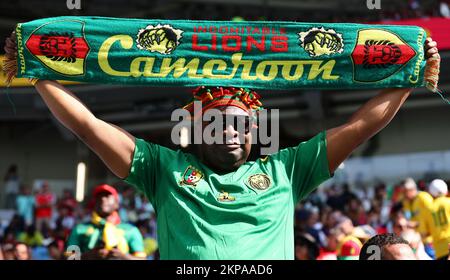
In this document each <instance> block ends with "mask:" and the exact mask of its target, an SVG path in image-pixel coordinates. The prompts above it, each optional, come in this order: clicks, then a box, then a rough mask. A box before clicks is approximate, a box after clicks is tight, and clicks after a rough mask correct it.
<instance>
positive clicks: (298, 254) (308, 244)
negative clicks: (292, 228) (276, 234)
mask: <svg viewBox="0 0 450 280" xmlns="http://www.w3.org/2000/svg"><path fill="white" fill-rule="evenodd" d="M318 256H319V245H317V241H316V240H315V239H314V237H313V236H311V235H310V234H308V233H300V234H297V235H296V237H295V259H296V260H315V259H317V257H318Z"/></svg>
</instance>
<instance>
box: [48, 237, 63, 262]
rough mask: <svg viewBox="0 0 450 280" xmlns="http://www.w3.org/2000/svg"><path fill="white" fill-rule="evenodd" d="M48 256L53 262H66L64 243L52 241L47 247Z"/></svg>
mask: <svg viewBox="0 0 450 280" xmlns="http://www.w3.org/2000/svg"><path fill="white" fill-rule="evenodd" d="M47 249H48V255H49V256H50V259H52V260H64V259H65V258H64V243H61V242H58V241H52V242H51V243H50V244H48V246H47Z"/></svg>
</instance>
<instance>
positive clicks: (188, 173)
mask: <svg viewBox="0 0 450 280" xmlns="http://www.w3.org/2000/svg"><path fill="white" fill-rule="evenodd" d="M202 178H203V173H202V172H201V171H200V170H198V169H197V168H195V167H193V166H191V165H190V166H188V168H186V170H185V171H184V174H183V179H182V180H181V182H180V184H181V185H190V186H194V187H195V186H196V185H197V183H198V182H199V181H200V180H201V179H202Z"/></svg>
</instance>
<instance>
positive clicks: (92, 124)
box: [35, 81, 135, 178]
mask: <svg viewBox="0 0 450 280" xmlns="http://www.w3.org/2000/svg"><path fill="white" fill-rule="evenodd" d="M35 87H36V89H37V91H38V92H39V94H40V95H41V97H42V99H43V100H44V102H45V103H46V104H47V106H48V108H49V109H50V111H51V112H52V114H53V115H54V116H55V117H56V118H57V119H58V120H59V121H60V122H61V123H62V124H63V125H64V126H65V127H67V128H68V129H70V130H71V131H72V132H73V133H74V134H75V135H77V136H78V138H80V140H82V141H83V142H84V143H85V144H86V145H87V146H89V148H90V149H91V150H92V151H94V152H95V153H96V154H97V155H98V156H99V157H100V158H101V159H102V160H103V162H104V163H105V164H106V166H108V168H109V169H110V170H111V171H112V172H113V173H114V174H115V175H116V176H118V177H119V178H125V177H126V176H127V175H128V172H129V170H130V166H131V160H132V157H133V152H134V147H135V143H134V137H133V136H132V135H130V134H129V133H128V132H126V131H125V130H123V129H121V128H119V127H117V126H115V125H113V124H110V123H107V122H105V121H102V120H100V119H98V118H96V117H95V116H94V115H93V114H92V112H91V111H89V109H88V108H87V107H86V106H85V105H84V104H83V103H82V102H81V101H80V100H79V99H78V98H77V97H76V96H75V95H74V94H73V93H72V92H70V91H69V90H68V89H66V88H64V87H63V86H62V85H60V84H59V83H57V82H54V81H38V82H37V83H36V84H35Z"/></svg>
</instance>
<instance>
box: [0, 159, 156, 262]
mask: <svg viewBox="0 0 450 280" xmlns="http://www.w3.org/2000/svg"><path fill="white" fill-rule="evenodd" d="M105 186H107V185H101V186H98V187H96V188H94V192H93V193H92V194H90V195H89V196H88V199H87V200H86V201H84V203H78V202H77V200H76V199H75V198H74V194H73V192H72V190H68V189H66V190H63V192H62V195H60V196H59V197H58V196H56V195H55V194H54V193H53V192H52V191H51V187H50V186H49V183H47V182H45V181H44V182H42V183H41V184H40V185H39V186H38V187H37V188H34V189H33V190H32V189H31V188H30V187H28V186H25V185H23V184H21V181H20V177H19V176H18V171H17V166H14V165H13V166H11V167H10V168H9V170H8V172H7V173H6V175H5V177H4V181H3V187H4V190H5V193H6V195H5V201H4V203H5V205H6V209H1V210H0V211H3V212H4V213H5V215H6V218H5V217H3V219H2V220H0V259H5V260H30V259H38V260H48V259H55V260H60V259H65V258H67V255H65V252H66V249H67V247H68V246H69V245H78V246H80V247H82V246H84V244H83V240H81V239H80V238H78V237H77V236H76V235H75V233H74V231H75V230H74V229H75V228H76V227H77V226H78V227H80V226H83V225H87V224H92V223H94V222H93V220H94V218H93V215H94V213H99V212H101V211H102V210H101V209H100V210H98V208H99V207H102V206H103V207H105V206H104V205H99V206H97V203H96V201H100V202H99V203H100V204H101V199H102V198H101V196H100V195H97V193H98V192H99V190H100V191H103V192H106V193H107V194H110V193H113V194H114V195H113V198H114V200H113V201H115V200H117V207H115V206H113V207H112V208H113V209H110V210H108V211H109V212H110V213H108V214H105V215H104V216H105V217H104V218H105V220H108V221H109V219H108V217H107V216H111V218H112V217H114V221H115V222H114V224H115V225H118V224H120V225H130V226H129V227H125V228H123V227H122V228H121V229H120V230H122V231H125V233H126V234H125V235H126V238H127V239H129V237H128V235H129V234H128V232H132V233H133V234H134V240H132V241H131V242H130V244H129V245H130V246H128V245H127V247H130V249H133V248H132V247H133V246H135V247H136V246H137V247H138V248H139V251H143V252H139V253H141V256H143V255H142V253H145V258H147V259H151V260H152V259H158V245H157V242H156V217H155V213H154V209H153V207H152V205H151V204H150V203H149V202H148V200H147V199H146V198H145V197H144V195H142V194H138V193H136V192H135V191H134V189H133V188H131V187H129V186H123V185H120V184H119V185H118V186H117V187H116V188H113V187H111V186H107V187H106V191H105ZM109 187H111V188H109ZM116 190H117V191H116ZM96 192H97V193H96ZM106 207H107V206H106ZM9 213H12V215H8V214H9ZM8 216H10V217H8ZM1 218H2V217H0V219H1ZM103 226H105V225H103ZM119 227H120V226H119ZM95 228H96V226H95V225H92V227H91V228H88V230H92V229H95ZM106 228H107V227H104V229H105V230H104V231H105V232H106ZM80 230H82V229H80V228H78V229H77V232H79V231H80ZM93 233H95V232H94V231H93ZM114 234H115V233H113V234H112V235H114ZM119 234H120V233H119ZM136 235H138V236H137V237H136ZM103 237H104V236H103ZM99 239H102V237H99ZM110 239H111V238H110ZM114 239H117V238H114ZM69 240H74V242H73V244H69V243H68V241H69ZM127 241H128V240H127ZM77 242H80V243H81V244H77ZM117 243H118V244H119V243H120V240H119V241H118V242H117ZM131 243H132V244H131ZM119 247H120V244H119ZM130 249H127V250H128V251H129V250H130Z"/></svg>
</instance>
